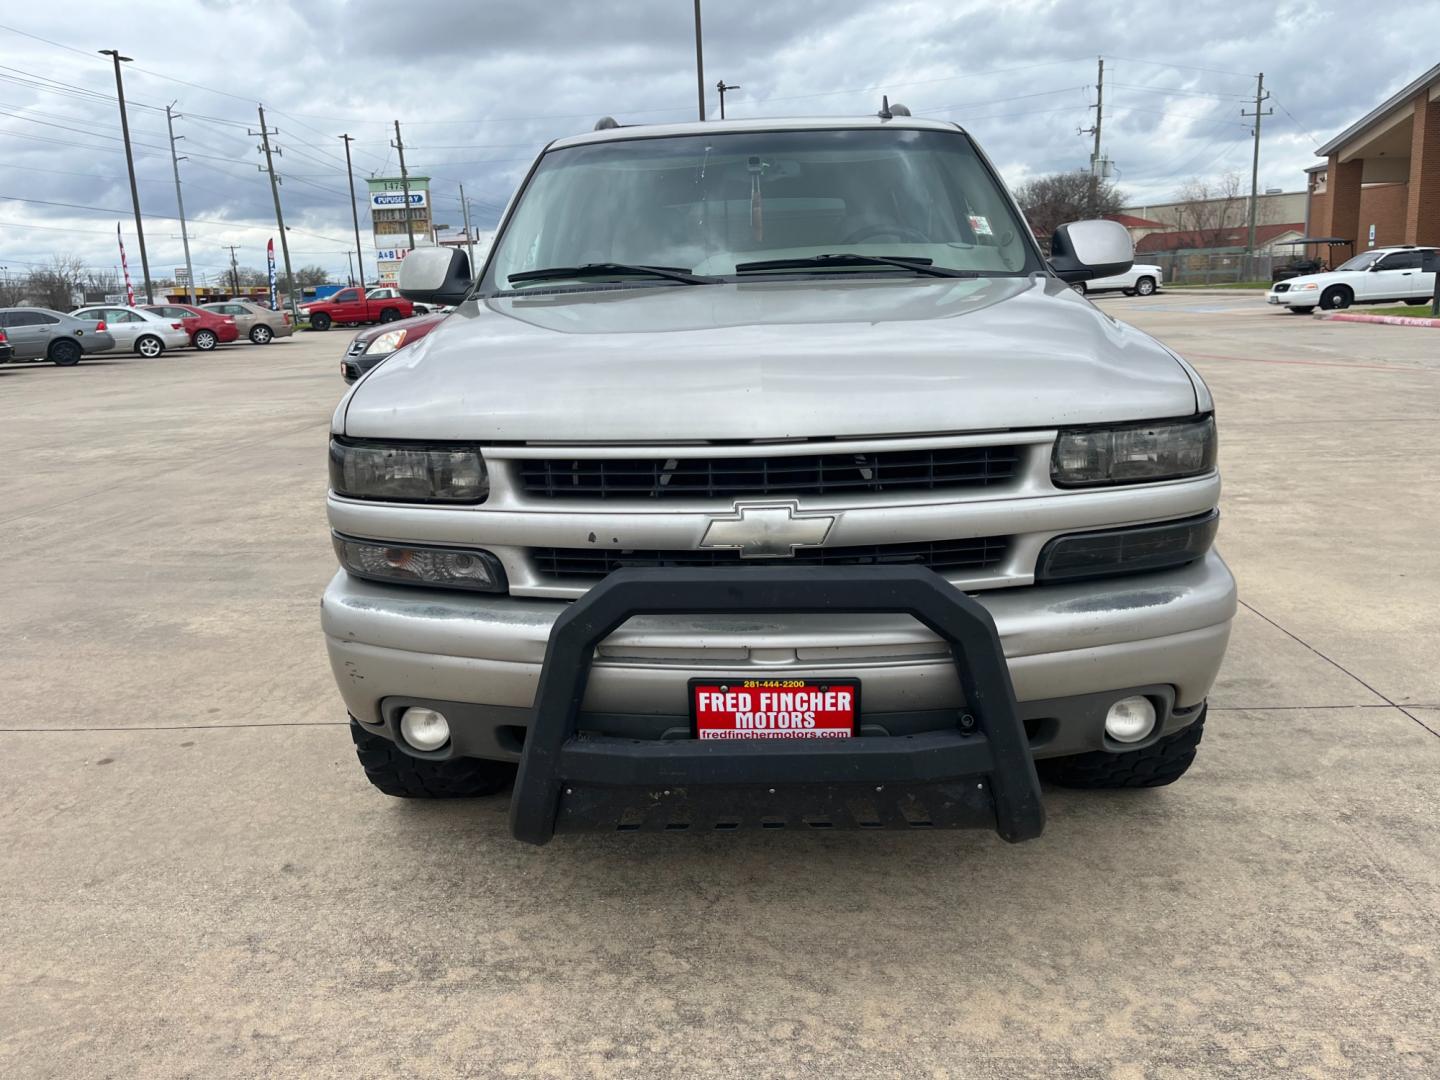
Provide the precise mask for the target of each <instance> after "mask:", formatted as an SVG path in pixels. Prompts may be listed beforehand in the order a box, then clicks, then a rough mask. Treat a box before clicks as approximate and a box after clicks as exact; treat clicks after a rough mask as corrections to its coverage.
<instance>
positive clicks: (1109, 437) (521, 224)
mask: <svg viewBox="0 0 1440 1080" xmlns="http://www.w3.org/2000/svg"><path fill="white" fill-rule="evenodd" d="M525 175H526V179H525V181H524V184H523V186H522V188H521V190H520V191H519V193H518V194H517V195H516V196H515V198H514V200H513V201H512V203H511V206H510V210H509V212H508V213H507V215H506V217H505V219H504V220H503V221H502V222H501V225H500V231H499V235H498V236H497V237H496V239H495V242H494V246H493V247H492V248H491V250H490V252H489V253H488V255H487V260H486V263H485V265H484V267H482V268H481V269H480V273H479V276H478V279H477V280H475V281H472V276H471V269H470V266H469V263H468V261H467V259H466V256H465V252H463V251H458V250H448V249H442V248H420V249H419V250H417V251H414V252H412V253H411V254H410V255H409V256H407V257H406V259H405V261H404V263H403V264H402V266H401V270H400V288H401V289H402V290H403V291H404V293H405V295H406V296H409V297H412V298H413V299H415V300H418V301H421V302H423V303H427V304H430V303H433V304H456V303H458V304H461V307H460V309H459V310H458V311H457V312H456V313H455V314H454V315H453V316H451V317H450V318H447V319H445V320H444V321H443V322H442V323H440V324H439V325H438V326H436V327H434V328H433V329H432V330H431V331H430V333H429V334H428V335H427V336H426V337H425V338H424V339H423V340H421V341H420V342H418V343H416V344H414V345H413V346H407V347H406V348H405V349H404V351H403V352H402V353H400V354H397V355H395V356H393V357H392V358H391V359H390V360H389V361H388V362H386V363H384V364H381V365H380V366H379V367H377V368H375V369H374V370H373V371H371V372H370V373H369V374H368V375H366V376H365V378H363V379H361V380H360V381H359V382H358V383H356V384H355V385H354V387H352V388H351V390H350V391H349V393H348V394H347V396H346V399H345V402H344V404H343V406H342V407H341V408H339V409H338V410H336V412H335V414H334V417H333V420H332V429H331V431H332V437H331V443H330V455H329V467H330V492H329V495H328V498H327V511H328V515H329V521H330V527H331V530H332V537H333V541H334V546H335V551H336V556H337V561H338V562H339V572H338V573H337V574H336V576H335V577H334V579H333V580H332V581H331V583H330V585H329V586H328V588H327V589H326V592H325V597H324V601H323V604H322V606H321V610H320V618H321V622H322V625H323V628H324V633H325V641H326V646H327V648H328V650H329V653H330V660H331V666H332V669H333V671H334V672H335V673H336V678H337V682H338V687H339V692H340V695H341V697H342V698H343V700H344V703H345V706H346V708H347V710H348V712H349V714H350V717H351V720H350V732H351V736H352V739H353V740H354V742H355V744H356V749H357V756H358V757H359V763H360V766H361V767H362V768H363V770H364V771H365V773H366V774H367V776H368V778H369V779H370V781H371V783H372V784H374V785H375V786H376V787H377V788H379V789H380V790H381V791H383V792H386V793H387V794H390V795H395V796H402V797H410V798H433V797H456V796H466V795H482V794H489V793H493V792H497V791H500V790H503V789H504V788H505V787H507V786H508V785H509V784H510V782H511V781H512V779H513V781H514V788H513V794H512V799H511V803H510V827H511V832H512V834H513V835H514V836H515V837H517V838H519V839H521V840H525V841H528V842H531V843H537V844H538V843H544V842H546V841H547V840H548V839H549V838H550V836H551V834H552V833H553V832H554V831H555V830H556V829H557V828H563V829H600V830H603V831H607V832H611V833H614V832H616V831H617V830H619V831H628V830H635V829H650V830H671V829H673V830H682V829H689V830H691V831H692V832H698V831H702V830H703V831H705V832H707V833H708V832H709V831H710V830H712V829H731V828H739V827H742V826H743V827H753V828H759V827H781V826H785V825H789V826H792V827H798V828H807V829H808V828H811V827H815V828H825V827H856V826H858V827H881V826H889V827H894V828H916V827H947V826H948V827H957V826H967V827H984V828H990V829H994V830H997V831H998V832H999V833H1000V835H1001V836H1003V837H1004V838H1005V839H1007V840H1011V841H1016V840H1024V839H1028V838H1030V837H1033V836H1036V835H1038V834H1039V833H1040V831H1041V829H1042V827H1043V822H1044V808H1043V796H1042V792H1041V789H1040V787H1039V783H1038V781H1037V766H1038V767H1039V771H1040V772H1042V773H1043V774H1044V775H1048V776H1050V777H1051V778H1053V779H1054V780H1055V781H1056V782H1058V783H1062V784H1068V785H1072V786H1077V787H1090V788H1118V789H1124V788H1139V787H1153V786H1159V785H1162V784H1168V783H1170V782H1172V781H1174V780H1176V779H1177V778H1179V777H1180V776H1181V774H1183V773H1184V772H1185V771H1186V770H1187V769H1188V768H1189V767H1190V765H1191V762H1192V761H1193V760H1194V757H1195V753H1196V748H1197V745H1198V744H1199V742H1200V739H1201V735H1202V732H1203V726H1204V722H1205V713H1206V695H1207V694H1208V693H1209V690H1210V687H1211V685H1212V683H1213V681H1214V679H1215V677H1216V673H1217V672H1218V670H1219V667H1220V664H1221V660H1222V657H1223V656H1224V653H1225V647H1226V642H1227V641H1228V639H1229V635H1230V624H1231V620H1232V618H1233V616H1234V614H1235V610H1236V595H1235V582H1234V579H1233V578H1232V577H1231V575H1230V572H1229V570H1228V569H1227V568H1226V566H1225V563H1224V561H1223V560H1222V559H1221V557H1220V555H1219V554H1218V553H1217V552H1216V551H1215V550H1214V547H1213V541H1214V538H1215V534H1216V529H1217V526H1218V521H1219V518H1218V511H1217V504H1218V501H1219V496H1220V474H1219V472H1218V470H1217V466H1216V434H1215V415H1214V411H1215V404H1214V401H1213V399H1212V397H1211V394H1210V391H1209V390H1208V389H1207V388H1206V386H1205V383H1204V381H1203V380H1202V379H1201V377H1200V376H1199V374H1197V373H1196V371H1195V370H1194V369H1193V368H1192V367H1190V366H1189V365H1188V364H1186V363H1185V362H1184V361H1183V360H1182V359H1180V358H1179V357H1178V356H1177V355H1176V354H1175V353H1174V352H1173V351H1172V350H1170V349H1168V348H1166V347H1165V346H1163V345H1162V344H1161V343H1160V342H1158V341H1156V340H1155V339H1154V338H1152V337H1150V336H1149V335H1147V334H1145V333H1143V332H1141V331H1140V330H1137V329H1136V328H1134V327H1133V326H1129V325H1126V324H1125V323H1123V322H1117V321H1116V320H1114V319H1113V318H1111V317H1110V316H1109V315H1107V314H1105V313H1104V312H1101V311H1099V310H1098V309H1097V308H1096V307H1095V306H1094V305H1093V304H1091V303H1089V302H1087V301H1086V300H1084V299H1083V298H1082V297H1080V296H1077V295H1076V294H1075V293H1074V292H1072V291H1071V290H1070V288H1069V283H1071V282H1076V281H1090V280H1095V279H1102V280H1103V279H1105V278H1108V277H1113V276H1114V275H1117V274H1122V273H1124V272H1125V271H1126V270H1127V269H1128V268H1129V266H1130V263H1131V261H1132V260H1133V258H1134V249H1133V247H1132V245H1131V242H1130V237H1129V235H1128V234H1127V233H1126V231H1125V229H1124V228H1123V227H1122V226H1121V225H1119V224H1117V223H1115V222H1111V221H1084V222H1075V223H1071V224H1066V225H1062V226H1060V228H1058V229H1057V230H1056V232H1055V234H1054V237H1053V239H1052V241H1051V250H1052V255H1051V260H1050V261H1051V265H1050V266H1048V267H1047V265H1046V262H1045V259H1044V257H1043V255H1042V253H1041V250H1040V248H1039V246H1038V244H1037V243H1036V241H1035V239H1034V237H1033V235H1032V234H1031V232H1030V230H1029V229H1028V228H1026V226H1025V222H1024V219H1023V217H1022V216H1021V213H1020V211H1019V209H1018V207H1017V206H1016V204H1015V201H1014V199H1013V198H1012V197H1011V196H1010V195H1009V193H1008V192H1007V191H1006V190H1005V188H1004V185H1003V183H1002V181H1001V179H1000V177H999V174H998V173H997V172H996V170H995V168H994V166H993V165H992V164H991V163H990V162H989V161H988V160H987V159H986V157H985V156H984V154H983V153H982V152H981V150H980V149H979V148H978V147H977V146H976V144H975V142H974V141H973V140H972V139H971V137H970V135H968V134H967V133H966V132H965V131H963V130H961V129H960V128H959V127H958V126H956V125H955V124H949V123H942V122H940V121H936V120H925V119H921V118H919V117H912V116H910V115H909V114H908V113H906V112H904V111H902V110H901V109H899V108H895V107H888V108H883V109H882V111H881V114H880V116H879V117H878V118H877V117H868V118H867V117H860V118H844V119H836V120H830V121H817V120H814V119H794V120H786V119H765V120H728V121H725V120H721V121H710V122H706V123H690V124H676V125H669V124H667V125H665V126H663V127H653V128H647V127H619V126H617V125H615V123H614V121H609V122H608V124H604V125H603V126H601V125H597V130H595V131H593V132H587V133H585V134H583V135H577V136H573V137H570V138H561V139H558V140H556V141H554V142H552V143H550V144H549V145H548V146H547V147H545V149H544V150H543V151H542V152H541V154H540V156H539V158H538V160H537V161H536V163H535V164H534V166H533V167H532V169H531V170H530V171H529V172H528V173H527V174H525ZM636 615H640V616H643V618H640V619H634V620H631V617H632V616H636ZM627 620H629V621H627ZM362 674H363V677H360V675H362ZM862 686H863V693H862V692H861V691H862ZM812 738H815V739H820V740H823V741H820V742H809V741H807V740H810V739H812ZM517 763H518V765H519V771H518V775H517V774H516V772H515V765H516V764H517ZM1132 809H1133V808H1132ZM1127 812H1128V811H1127Z"/></svg>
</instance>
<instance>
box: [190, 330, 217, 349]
mask: <svg viewBox="0 0 1440 1080" xmlns="http://www.w3.org/2000/svg"><path fill="white" fill-rule="evenodd" d="M190 344H192V345H194V346H195V348H197V349H199V350H200V351H201V352H209V351H210V350H211V349H213V348H215V346H216V345H218V344H220V339H219V338H218V337H216V336H215V331H214V330H196V331H195V336H194V337H193V338H192V339H191V341H190Z"/></svg>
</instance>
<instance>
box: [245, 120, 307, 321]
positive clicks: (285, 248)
mask: <svg viewBox="0 0 1440 1080" xmlns="http://www.w3.org/2000/svg"><path fill="white" fill-rule="evenodd" d="M258 108H259V111H260V130H259V131H252V132H250V134H251V135H259V136H260V148H261V150H262V151H264V154H265V168H264V169H263V170H262V171H264V172H268V173H269V174H270V196H271V198H273V199H274V200H275V226H276V228H278V229H279V230H280V251H281V253H282V254H283V255H284V256H285V294H286V296H287V297H288V298H289V300H290V317H291V318H292V319H293V320H294V321H295V322H297V323H298V322H299V321H300V308H299V305H298V304H296V302H295V277H294V275H293V274H291V272H290V241H289V240H287V239H286V238H285V215H284V214H283V213H281V211H280V178H279V177H277V176H276V175H275V162H274V159H273V158H271V156H270V136H271V135H276V134H279V132H274V131H271V130H270V129H269V128H267V127H266V126H265V106H264V105H261V106H258ZM275 153H277V154H281V150H280V148H279V147H278V146H277V147H276V148H275ZM281 156H282V157H283V156H284V155H283V154H281Z"/></svg>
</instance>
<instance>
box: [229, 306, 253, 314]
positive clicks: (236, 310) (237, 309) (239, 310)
mask: <svg viewBox="0 0 1440 1080" xmlns="http://www.w3.org/2000/svg"><path fill="white" fill-rule="evenodd" d="M225 314H226V315H249V314H251V311H250V309H249V308H247V307H243V306H242V305H240V304H227V305H225Z"/></svg>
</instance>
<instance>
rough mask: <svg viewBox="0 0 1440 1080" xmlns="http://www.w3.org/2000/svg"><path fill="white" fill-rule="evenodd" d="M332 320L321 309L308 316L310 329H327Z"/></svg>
mask: <svg viewBox="0 0 1440 1080" xmlns="http://www.w3.org/2000/svg"><path fill="white" fill-rule="evenodd" d="M332 321H333V320H331V318H330V316H329V315H326V314H325V313H324V312H323V311H320V312H317V313H315V314H314V315H311V316H310V329H311V330H329V329H330V324H331V322H332Z"/></svg>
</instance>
